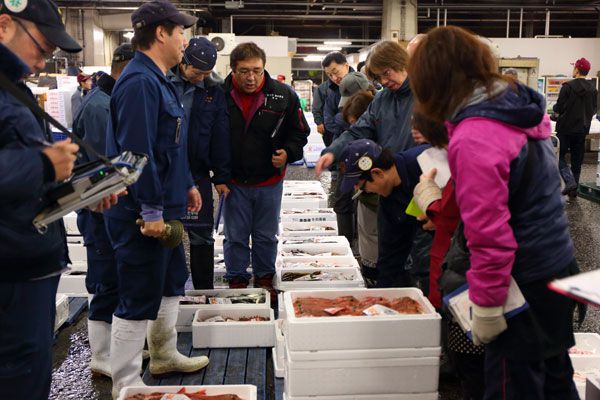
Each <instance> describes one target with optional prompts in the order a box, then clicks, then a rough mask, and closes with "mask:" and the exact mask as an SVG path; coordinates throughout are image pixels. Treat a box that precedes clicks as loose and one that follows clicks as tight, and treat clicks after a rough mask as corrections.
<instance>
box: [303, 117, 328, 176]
mask: <svg viewBox="0 0 600 400" xmlns="http://www.w3.org/2000/svg"><path fill="white" fill-rule="evenodd" d="M304 116H305V117H306V121H308V125H309V126H310V134H309V135H308V139H307V143H306V145H305V146H304V162H305V163H306V166H307V167H309V168H313V167H314V166H315V163H316V162H317V160H319V157H321V152H322V151H323V149H325V144H324V143H323V136H321V134H320V133H319V132H318V131H317V124H316V123H315V120H314V118H313V115H312V113H304Z"/></svg>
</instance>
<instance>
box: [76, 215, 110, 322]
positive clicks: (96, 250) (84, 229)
mask: <svg viewBox="0 0 600 400" xmlns="http://www.w3.org/2000/svg"><path fill="white" fill-rule="evenodd" d="M77 226H78V227H79V231H80V232H81V233H82V235H83V240H84V244H85V248H86V252H87V264H88V271H87V275H86V277H85V286H86V288H87V291H88V293H90V294H92V295H93V297H92V300H91V301H90V309H89V314H88V318H89V319H90V320H93V321H104V322H107V323H109V324H110V323H112V315H113V313H114V312H115V309H116V308H117V304H118V303H119V291H118V277H117V261H116V260H115V252H114V250H113V248H112V244H111V243H110V239H109V237H108V234H107V233H106V226H105V224H104V217H103V216H102V214H100V213H95V212H92V211H89V210H81V211H79V213H78V214H77Z"/></svg>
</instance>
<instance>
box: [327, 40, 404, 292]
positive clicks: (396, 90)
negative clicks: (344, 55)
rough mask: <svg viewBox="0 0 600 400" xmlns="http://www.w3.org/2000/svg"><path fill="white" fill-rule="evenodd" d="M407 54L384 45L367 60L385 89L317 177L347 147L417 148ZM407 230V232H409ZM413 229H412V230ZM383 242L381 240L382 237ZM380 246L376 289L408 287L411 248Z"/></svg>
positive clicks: (332, 151)
mask: <svg viewBox="0 0 600 400" xmlns="http://www.w3.org/2000/svg"><path fill="white" fill-rule="evenodd" d="M407 66H408V53H407V52H406V50H404V48H402V46H400V45H399V44H398V43H397V42H395V41H382V42H379V43H377V44H376V45H375V46H374V47H373V49H372V50H371V52H370V54H369V57H368V60H367V70H368V73H369V76H370V77H371V78H372V79H374V80H377V81H378V82H379V83H381V85H383V86H384V89H383V90H382V91H381V92H379V93H377V95H376V96H375V99H374V100H373V102H372V103H371V104H370V105H369V107H368V108H367V111H366V112H365V113H364V114H363V115H361V116H360V118H359V119H358V121H356V123H354V124H353V125H352V126H350V127H349V128H348V129H347V130H346V131H344V132H343V133H342V134H341V135H340V136H339V137H338V138H337V139H336V140H334V141H333V143H332V144H331V145H330V146H329V147H327V148H326V149H325V150H324V151H323V154H322V156H321V158H320V159H319V161H318V162H317V165H316V168H315V172H316V173H317V175H319V174H320V173H321V171H323V170H324V169H326V168H328V167H329V166H331V165H332V164H333V162H334V161H336V160H340V159H341V156H342V153H343V151H344V150H345V148H346V146H347V145H348V143H350V142H352V141H354V140H357V139H371V140H374V141H376V142H377V144H379V145H380V146H381V147H383V148H387V149H389V150H390V151H392V153H398V152H401V151H404V150H407V149H409V148H411V147H414V145H415V143H414V142H413V140H412V136H411V114H412V109H413V103H414V101H413V95H412V92H411V90H410V85H409V83H408V73H407ZM407 229H408V228H407ZM410 229H412V228H410ZM380 238H381V236H380ZM381 247H382V246H381V242H380V246H379V254H378V258H377V260H376V263H377V286H378V287H397V286H406V282H409V281H410V277H409V276H408V272H407V271H406V270H405V263H406V259H407V257H408V255H409V253H410V250H411V247H412V245H411V244H407V245H406V246H405V247H404V248H402V249H400V248H396V249H393V250H394V251H387V252H382V248H381Z"/></svg>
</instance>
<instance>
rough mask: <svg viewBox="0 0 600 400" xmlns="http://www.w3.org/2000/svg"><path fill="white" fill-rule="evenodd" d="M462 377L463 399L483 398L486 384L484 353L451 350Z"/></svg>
mask: <svg viewBox="0 0 600 400" xmlns="http://www.w3.org/2000/svg"><path fill="white" fill-rule="evenodd" d="M449 355H450V358H451V359H452V363H453V364H454V367H455V368H456V373H457V374H458V377H459V379H460V386H461V388H462V393H463V400H482V399H483V393H484V391H485V385H484V379H485V378H484V355H482V354H468V353H459V352H457V351H452V350H450V351H449Z"/></svg>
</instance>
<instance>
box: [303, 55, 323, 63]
mask: <svg viewBox="0 0 600 400" xmlns="http://www.w3.org/2000/svg"><path fill="white" fill-rule="evenodd" d="M324 58H325V55H324V54H309V55H307V56H306V57H304V61H306V62H321V61H323V59H324Z"/></svg>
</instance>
